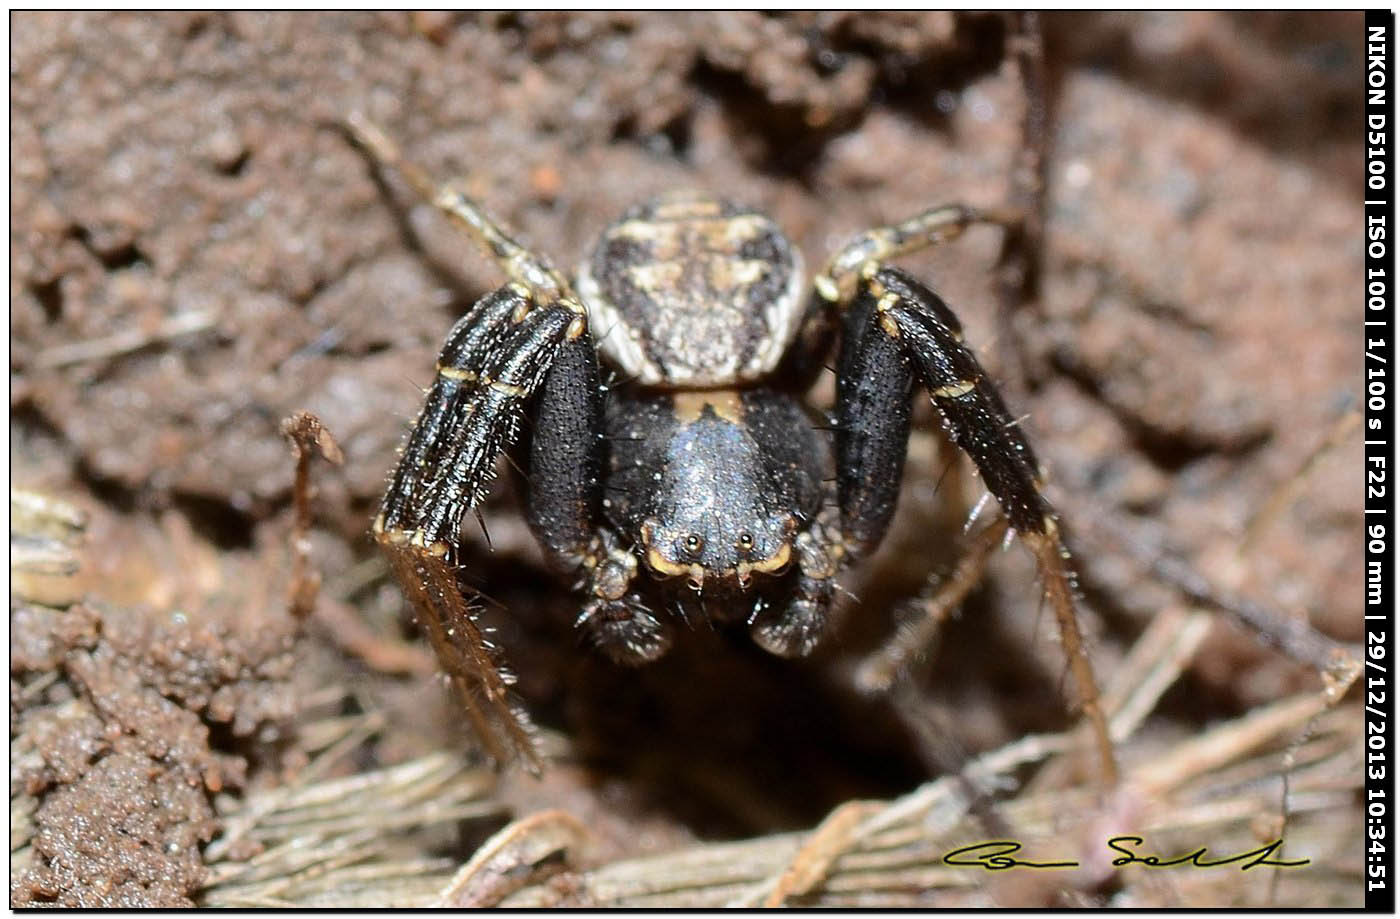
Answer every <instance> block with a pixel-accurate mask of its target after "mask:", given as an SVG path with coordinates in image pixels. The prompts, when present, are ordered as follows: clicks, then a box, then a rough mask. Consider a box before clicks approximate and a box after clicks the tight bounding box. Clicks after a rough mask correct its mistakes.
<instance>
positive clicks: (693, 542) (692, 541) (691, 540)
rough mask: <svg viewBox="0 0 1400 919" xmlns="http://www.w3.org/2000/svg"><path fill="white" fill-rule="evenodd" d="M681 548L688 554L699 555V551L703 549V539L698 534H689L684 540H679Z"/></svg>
mask: <svg viewBox="0 0 1400 919" xmlns="http://www.w3.org/2000/svg"><path fill="white" fill-rule="evenodd" d="M681 546H682V547H684V549H685V551H686V552H687V553H688V554H690V555H699V554H700V550H701V549H703V548H705V538H704V537H703V536H701V535H700V534H699V533H691V534H690V535H689V536H687V537H686V538H685V539H683V540H681Z"/></svg>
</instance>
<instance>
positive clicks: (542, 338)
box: [352, 121, 1102, 754]
mask: <svg viewBox="0 0 1400 919" xmlns="http://www.w3.org/2000/svg"><path fill="white" fill-rule="evenodd" d="M352 128H353V130H354V132H355V133H356V135H357V137H358V138H359V139H360V141H361V142H362V143H363V144H364V145H365V146H366V147H367V148H368V149H369V150H371V151H372V152H373V153H374V154H375V156H376V157H377V158H378V159H379V160H380V161H382V162H386V163H390V164H393V165H396V166H398V167H399V168H400V169H401V170H402V171H403V172H404V173H405V174H406V175H407V176H408V178H409V179H410V180H411V181H412V182H413V184H414V185H415V186H416V187H417V188H418V189H419V191H420V192H421V193H423V194H424V195H426V196H429V197H431V198H432V199H433V200H434V202H435V203H436V205H437V206H438V207H439V208H441V209H442V210H443V211H445V212H446V213H447V214H448V215H449V216H451V217H452V218H454V219H455V220H456V221H457V222H459V223H460V224H461V225H462V226H464V227H465V228H466V229H467V230H468V231H469V232H471V233H472V235H473V236H474V237H475V238H476V239H477V241H478V242H479V243H480V244H481V246H482V247H483V249H484V250H485V251H486V252H488V253H489V254H490V255H492V256H493V257H494V258H495V260H496V261H497V262H498V263H499V264H500V265H501V267H502V268H503V269H504V271H505V273H506V274H507V275H508V277H509V281H508V283H506V284H505V286H503V287H501V288H500V289H498V290H496V291H495V292H493V293H491V294H488V295H487V296H486V297H484V298H482V299H481V300H480V301H479V302H478V303H477V304H476V305H475V306H473V307H472V308H471V310H470V311H469V312H468V313H467V314H466V315H465V316H464V317H463V318H462V319H461V320H459V321H458V322H457V324H456V325H455V326H454V327H453V329H452V331H451V332H450V333H449V334H448V337H447V342H446V344H445V345H444V347H443V349H442V352H441V354H440V356H439V359H438V366H437V378H436V379H435V381H434V382H433V385H432V387H431V388H430V390H429V392H428V396H427V399H426V402H425V404H424V407H423V410H422V413H421V414H420V416H419V418H418V421H417V423H416V424H415V426H414V428H413V431H412V433H411V434H410V436H409V439H408V441H407V444H406V446H405V448H404V451H403V455H402V457H401V458H400V461H399V464H398V467H397V468H396V469H395V471H394V475H393V480H392V483H391V485H390V487H389V489H388V492H387V494H386V495H385V498H384V503H383V508H382V510H381V512H380V515H379V517H378V518H377V519H376V521H375V525H374V529H375V533H376V535H377V537H378V539H379V540H380V542H381V543H382V544H383V545H384V546H385V547H386V549H387V551H388V554H389V557H390V559H391V561H392V562H393V565H394V568H395V571H396V573H397V575H398V577H399V579H400V581H401V582H403V584H404V586H405V589H406V590H407V591H408V593H409V595H410V597H411V598H412V599H413V601H414V604H415V606H416V607H417V609H418V611H419V613H420V620H424V621H425V623H424V624H425V626H426V627H427V629H428V632H429V634H430V636H432V638H433V641H434V643H435V644H436V645H437V650H438V652H439V654H440V655H441V656H442V657H443V659H444V662H445V663H446V664H447V667H448V670H449V671H450V672H452V673H453V674H454V676H455V678H456V679H457V682H458V684H459V686H461V687H462V688H463V689H464V690H466V692H465V695H466V697H467V698H468V704H469V708H468V710H469V714H470V715H471V717H472V718H473V719H474V721H475V722H476V724H477V727H478V728H479V729H480V730H481V731H482V733H483V735H484V736H485V739H486V740H487V742H488V745H493V747H494V751H495V752H497V753H498V754H500V753H503V752H505V749H504V747H505V745H504V744H501V743H499V738H498V737H497V732H498V731H499V730H504V733H505V736H506V738H507V739H510V740H513V741H514V742H515V745H516V746H517V747H520V748H523V749H527V750H528V749H529V743H528V739H527V737H526V735H525V734H524V732H523V730H522V728H521V724H522V722H521V721H520V720H519V719H518V718H517V716H516V715H515V713H513V712H512V711H511V710H510V709H509V708H508V706H507V705H506V702H505V681H504V678H503V677H502V676H501V671H500V669H499V667H498V664H497V662H496V661H495V659H494V658H493V656H492V653H491V649H490V648H489V646H488V645H487V643H486V642H485V641H484V640H483V639H482V637H481V635H480V633H479V631H478V630H477V628H476V626H475V623H474V621H473V618H472V614H471V611H470V609H469V606H468V604H467V603H466V602H465V600H463V598H462V596H461V593H460V587H459V585H458V583H457V580H456V578H455V571H454V569H453V565H452V560H453V558H454V555H455V553H456V550H457V544H458V538H459V528H460V526H461V524H462V520H463V518H464V516H465V515H466V514H467V513H468V512H470V511H472V510H474V509H475V507H476V506H477V504H478V503H479V502H480V500H481V499H482V497H483V495H484V494H485V491H486V489H487V487H488V486H489V484H490V482H491V479H492V477H493V475H494V467H495V461H496V459H497V457H498V456H499V455H500V453H501V452H502V451H503V450H505V449H506V448H507V447H508V446H510V444H511V443H512V442H513V441H515V440H516V438H517V434H518V433H519V432H520V431H521V429H522V427H523V424H522V422H524V421H525V420H526V418H527V417H529V419H530V420H531V422H532V423H531V424H530V425H529V427H530V429H531V430H532V431H533V433H532V435H531V436H530V438H529V444H528V470H527V478H528V483H529V484H528V488H527V503H528V508H527V512H528V518H529V521H530V525H531V527H532V528H533V530H534V533H535V535H536V537H537V538H538V539H539V541H540V543H541V544H542V545H543V546H544V547H545V549H546V551H547V553H548V554H549V555H550V556H551V557H552V558H553V559H554V561H555V562H556V563H557V565H558V566H559V567H560V568H561V569H563V570H564V571H566V572H570V573H572V574H573V575H574V576H575V577H576V578H577V579H578V585H579V589H580V591H581V594H582V604H581V607H582V608H581V612H580V615H579V617H578V627H579V628H580V629H583V630H585V631H586V632H587V633H588V634H589V635H590V636H591V637H592V639H593V641H594V643H595V644H596V645H597V646H598V647H599V648H600V649H601V650H603V651H604V652H606V653H607V654H608V655H610V656H611V657H613V658H614V659H616V660H618V661H621V662H625V663H641V662H645V661H650V660H653V659H655V658H656V657H658V656H660V655H661V654H662V653H664V652H665V650H666V649H667V647H669V645H670V643H671V641H672V640H673V638H674V636H675V634H676V630H677V627H678V626H681V625H683V624H684V623H687V622H692V621H694V620H695V618H696V617H703V618H705V619H708V620H709V621H711V622H714V623H721V624H723V623H735V624H742V625H743V626H744V627H746V628H747V629H748V630H749V632H750V634H751V635H752V636H753V638H754V640H755V641H756V642H757V643H758V644H760V645H762V646H763V647H764V648H766V649H768V650H769V651H771V652H773V653H775V654H779V655H784V656H800V655H805V654H807V653H809V652H810V651H811V650H812V649H813V648H814V647H815V646H816V644H817V642H818V641H819V640H820V638H821V637H822V635H823V632H824V629H825V626H826V624H827V622H828V620H829V618H830V612H831V609H832V606H833V602H834V599H835V597H836V595H837V593H836V584H837V580H838V578H839V577H840V575H841V573H842V571H843V570H844V569H846V568H847V567H848V566H849V565H851V564H852V563H854V562H856V561H858V560H859V559H861V558H862V557H863V556H865V555H867V554H868V553H869V552H870V551H871V550H872V549H873V548H874V547H875V546H876V545H877V544H878V543H879V541H880V540H881V538H882V537H883V535H884V533H885V530H886V528H887V527H888V525H889V521H890V516H891V514H892V513H893V510H894V506H895V502H896V499H897V498H898V491H899V483H900V478H901V472H902V469H903V465H904V458H905V451H906V447H907V441H908V437H909V429H910V416H911V410H912V400H913V395H914V392H915V390H916V389H917V388H920V387H921V388H922V389H923V390H925V391H926V392H927V393H928V394H929V395H930V396H931V397H932V399H933V402H934V405H935V406H936V407H937V409H938V411H939V413H940V414H941V416H942V418H943V421H944V426H945V429H946V431H947V433H948V435H949V437H950V438H951V439H952V440H953V442H954V443H956V444H957V445H958V446H960V447H961V448H962V449H963V450H965V451H966V452H967V453H968V455H969V456H970V457H971V458H972V460H973V462H974V463H975V464H976V465H977V467H978V469H979V471H980V472H981V474H982V476H983V479H984V481H985V483H986V485H987V488H988V490H989V491H990V492H991V493H992V495H994V496H995V497H996V499H997V501H998V502H999V504H1000V505H1001V508H1002V511H1003V514H1004V517H1005V523H1004V524H1002V526H1003V527H1006V526H1009V527H1010V528H1011V529H1014V530H1015V531H1016V532H1017V533H1019V534H1020V536H1021V538H1022V539H1023V540H1024V541H1025V542H1026V543H1027V544H1028V545H1029V546H1030V547H1031V548H1032V550H1033V551H1034V552H1035V554H1036V557H1037V560H1038V562H1039V564H1040V567H1041V570H1042V573H1043V575H1044V576H1045V579H1046V584H1047V590H1048V592H1049V593H1050V595H1051V598H1052V600H1053V601H1054V603H1055V606H1056V608H1057V614H1059V618H1060V622H1061V627H1062V628H1064V629H1070V628H1074V626H1073V625H1072V620H1073V609H1072V605H1071V599H1070V591H1069V587H1068V577H1067V573H1066V570H1065V568H1064V565H1063V555H1064V553H1063V547H1062V545H1061V543H1060V540H1059V536H1058V530H1057V527H1056V524H1055V520H1054V516H1053V514H1052V513H1051V510H1050V507H1049V505H1048V503H1047V502H1046V501H1045V499H1044V498H1043V497H1042V496H1041V493H1040V482H1041V473H1040V469H1039V467H1038V466H1037V464H1036V460H1035V457H1034V454H1033V453H1032V451H1031V448H1030V445H1029V444H1028V443H1027V441H1026V439H1025V436H1024V434H1023V433H1022V431H1021V428H1020V426H1019V425H1018V424H1016V423H1015V421H1014V420H1013V418H1012V416H1011V415H1010V413H1009V412H1008V411H1007V409H1006V407H1005V406H1004V405H1003V403H1002V400H1001V397H1000V395H999V394H998V393H997V390H996V388H995V387H994V386H993V384H992V383H991V381H990V380H989V379H988V378H987V376H986V374H985V373H984V371H983V370H982V368H981V366H980V365H979V364H978V362H977V359H976V357H975V356H974V355H973V353H972V351H971V350H969V349H968V348H967V347H966V346H965V345H964V344H963V342H962V331H961V328H960V326H959V324H958V321H957V319H956V317H955V316H954V315H953V313H952V311H951V310H949V309H948V307H947V306H946V305H945V304H944V303H943V301H942V300H941V299H939V297H938V296H937V295H936V294H935V293H933V291H931V290H929V289H928V288H927V287H925V286H924V285H923V284H921V283H920V282H918V281H917V280H915V279H914V278H913V277H911V276H910V275H908V274H907V273H905V272H904V271H902V270H900V269H898V268H895V267H891V266H889V265H888V264H886V262H887V261H888V260H889V259H892V258H894V257H896V256H898V255H901V254H904V253H907V252H911V251H913V250H916V249H919V248H923V247H925V246H929V245H932V244H934V243H937V242H941V241H943V240H945V239H949V238H952V237H954V236H956V235H958V234H960V233H961V232H962V231H963V230H964V229H965V228H966V227H968V226H969V225H971V224H973V223H976V222H980V221H989V218H988V217H986V216H985V215H983V214H981V213H979V212H977V211H974V210H972V209H969V208H966V207H960V206H951V207H941V208H935V209H932V210H928V211H925V212H924V213H922V214H920V215H918V216H916V217H914V218H912V219H910V220H908V221H905V222H903V223H899V224H895V225H892V226H889V227H883V228H879V229H875V230H871V231H868V232H865V233H862V234H860V235H858V236H856V237H855V238H853V239H852V240H851V241H850V242H849V243H847V244H846V245H845V246H844V247H843V248H842V249H841V250H840V251H838V252H837V253H836V254H835V255H834V256H833V257H832V258H831V259H830V260H829V261H828V262H827V263H826V267H825V269H824V270H823V271H822V272H821V273H819V274H818V275H817V276H816V278H815V279H814V280H813V282H812V288H811V289H812V294H811V295H810V296H809V297H804V296H803V294H802V291H803V290H804V289H806V284H805V281H804V278H803V274H802V260H801V257H800V255H799V253H798V252H797V249H796V247H795V246H793V245H792V244H791V243H790V242H789V241H788V239H787V238H786V237H785V236H784V235H783V233H782V232H781V230H779V228H778V227H777V226H776V225H775V224H774V223H773V222H772V221H771V220H770V219H769V218H767V217H765V216H764V215H762V214H760V213H757V212H754V211H752V210H750V209H748V208H744V207H741V206H739V205H736V204H734V203H732V202H728V201H725V200H722V199H720V198H717V197H712V196H709V195H705V194H700V193H686V194H673V195H669V196H665V197H663V198H659V199H657V200H654V201H650V202H647V203H645V204H642V205H639V206H637V207H635V208H634V209H632V210H631V211H629V212H627V213H626V214H625V215H624V216H623V217H622V218H621V219H620V220H618V221H617V222H615V223H613V224H612V225H611V226H609V227H608V228H606V229H605V230H604V231H603V233H602V234H601V236H600V238H599V241H598V243H597V245H596V246H595V248H594V250H593V252H592V254H591V255H590V256H589V257H588V258H587V259H586V260H585V261H584V264H583V266H582V268H581V269H580V271H579V275H578V282H577V284H576V285H571V284H569V283H568V282H567V281H566V280H565V279H564V277H563V276H562V275H561V274H559V273H558V272H557V271H556V270H555V269H554V268H553V267H552V266H551V264H550V263H549V261H548V260H547V259H545V258H543V257H541V256H539V255H536V254H534V253H532V252H530V251H528V250H527V249H525V248H523V247H522V246H520V245H519V244H518V243H516V242H515V241H513V240H512V239H511V238H510V237H509V236H508V235H507V234H506V233H505V232H504V231H502V230H501V229H500V228H499V226H498V224H497V223H496V222H495V221H493V220H492V219H491V218H489V217H488V216H487V215H486V213H485V212H484V211H483V210H482V209H481V207H480V206H479V205H477V204H476V203H475V202H474V201H472V200H471V199H470V198H469V197H467V196H466V195H465V194H463V193H461V192H459V191H457V190H455V189H453V188H450V187H449V188H444V189H440V190H435V189H433V187H432V186H431V185H430V183H428V181H427V180H426V178H424V177H423V176H422V174H421V173H419V172H418V171H417V170H415V169H414V168H413V167H412V166H411V165H409V164H406V163H404V162H403V161H402V160H401V158H400V157H399V155H398V152H397V150H395V149H394V147H393V146H392V145H391V144H390V143H389V142H388V140H387V139H386V138H385V137H384V136H383V135H382V134H380V133H379V132H378V131H376V130H375V129H373V128H372V127H371V126H369V125H367V124H365V123H364V122H362V121H358V122H355V123H353V124H352ZM833 333H839V336H838V337H839V346H838V359H837V365H836V372H837V399H836V406H835V417H834V418H826V417H824V416H822V415H820V414H819V413H817V412H815V411H814V410H813V409H811V408H809V407H808V406H807V405H806V404H805V403H804V402H803V401H802V400H803V393H804V390H805V389H806V387H807V386H809V385H810V382H811V380H810V376H811V374H810V368H813V367H819V366H820V364H821V361H822V360H823V359H824V356H825V355H826V354H827V353H828V352H829V351H830V350H831V349H832V347H833V342H832V340H831V339H832V338H833ZM600 353H601V355H602V357H603V358H604V359H605V361H607V362H608V363H610V364H612V365H613V369H614V370H616V371H618V373H619V375H620V376H621V377H622V378H624V379H626V380H627V382H626V383H624V384H620V385H617V386H614V387H612V388H611V389H610V390H608V391H607V392H606V395H607V398H606V399H605V398H604V395H605V390H604V387H603V386H602V385H601V383H600V379H601V375H600V372H599V354H600ZM804 368H806V369H804ZM1067 620H1069V621H1070V622H1069V623H1068V624H1067ZM1072 637H1073V638H1074V642H1073V643H1072V644H1073V646H1074V647H1078V642H1077V633H1076V634H1075V635H1074V636H1072ZM1076 676H1077V677H1081V678H1082V679H1081V682H1083V681H1084V680H1085V679H1087V680H1088V682H1089V684H1090V685H1089V688H1087V689H1086V688H1085V687H1083V686H1081V692H1082V693H1083V694H1084V695H1085V696H1086V706H1087V707H1089V708H1090V713H1091V714H1093V715H1096V716H1097V710H1096V707H1095V699H1096V696H1094V694H1093V692H1092V677H1091V675H1089V672H1088V665H1087V662H1084V661H1077V662H1076ZM483 700H484V702H485V704H484V705H482V704H481V703H482V701H483ZM1099 726H1100V727H1102V725H1101V723H1100V725H1099Z"/></svg>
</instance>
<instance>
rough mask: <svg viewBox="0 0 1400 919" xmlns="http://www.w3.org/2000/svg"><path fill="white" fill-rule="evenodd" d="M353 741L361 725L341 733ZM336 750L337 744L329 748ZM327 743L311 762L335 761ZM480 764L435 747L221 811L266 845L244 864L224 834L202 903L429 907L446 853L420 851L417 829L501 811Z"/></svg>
mask: <svg viewBox="0 0 1400 919" xmlns="http://www.w3.org/2000/svg"><path fill="white" fill-rule="evenodd" d="M347 737H354V738H355V739H356V742H359V741H360V740H363V737H362V736H361V735H360V734H359V733H358V732H353V733H352V734H348V735H347ZM335 747H336V748H340V747H341V745H340V744H336V745H335ZM341 752H343V749H341V750H339V751H338V750H336V749H332V750H329V751H328V752H327V754H323V755H322V757H321V758H318V760H317V761H316V763H313V766H314V765H316V764H317V763H321V762H325V761H328V760H330V759H338V758H339V757H340V755H341ZM493 787H494V777H493V775H492V773H491V772H490V770H488V769H487V768H485V767H483V766H480V765H476V764H472V763H469V762H468V761H466V760H464V759H462V758H460V757H457V756H453V755H450V754H446V753H438V754H433V755H430V756H426V757H423V758H421V759H417V760H413V761H410V762H407V763H403V764H400V765H397V766H392V767H389V768H387V769H379V770H375V771H373V772H366V773H360V774H356V775H352V776H349V777H346V778H337V779H330V780H326V781H320V782H301V783H298V784H294V785H291V786H283V787H281V788H278V789H274V790H273V791H270V792H266V793H264V794H261V795H252V796H250V797H249V798H248V799H247V800H245V801H243V802H241V803H240V807H239V809H238V810H237V811H234V812H232V813H230V814H228V815H226V817H225V823H226V826H236V827H238V828H239V830H240V832H239V838H241V839H245V840H253V841H256V842H257V843H259V844H261V845H262V846H263V849H262V851H261V852H259V853H258V854H257V855H254V856H252V857H251V858H247V859H246V860H242V861H235V860H233V859H232V857H231V856H230V854H229V853H230V851H231V849H232V848H233V847H232V846H231V845H230V844H229V837H228V836H227V835H226V836H225V838H223V839H220V840H216V842H215V844H214V845H212V846H211V847H210V853H212V856H211V857H210V858H209V862H210V879H209V882H208V885H207V887H206V888H205V890H204V893H203V895H202V898H201V899H202V902H203V904H204V905H207V906H227V907H239V906H241V907H257V906H262V907H266V906H276V907H282V908H290V907H292V906H315V905H320V906H331V905H333V906H341V907H346V906H378V907H384V906H402V907H410V906H426V905H429V904H430V903H431V902H432V901H433V899H434V897H435V895H436V893H437V891H438V890H440V889H441V888H442V886H443V885H444V884H445V883H446V881H447V879H448V878H449V877H450V876H451V872H452V869H453V867H454V863H453V862H452V861H451V860H450V859H446V858H438V857H431V856H425V855H424V854H423V852H424V850H425V848H426V847H425V845H424V844H423V838H422V837H423V833H424V832H425V831H428V830H432V829H433V828H438V829H439V830H446V831H448V832H455V828H456V825H457V824H458V823H459V822H460V821H462V820H465V819H470V818H482V817H493V816H497V815H499V814H500V813H501V808H500V805H498V804H496V803H495V802H493V801H492V800H491V799H490V797H489V792H490V791H491V789H492V788H493Z"/></svg>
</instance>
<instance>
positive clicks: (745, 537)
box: [739, 532, 753, 552]
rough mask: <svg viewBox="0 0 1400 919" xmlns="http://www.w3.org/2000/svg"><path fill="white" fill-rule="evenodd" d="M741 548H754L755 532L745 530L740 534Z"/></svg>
mask: <svg viewBox="0 0 1400 919" xmlns="http://www.w3.org/2000/svg"><path fill="white" fill-rule="evenodd" d="M739 549H740V551H742V552H748V551H750V550H752V549H753V534H752V533H748V532H744V533H740V534H739Z"/></svg>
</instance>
